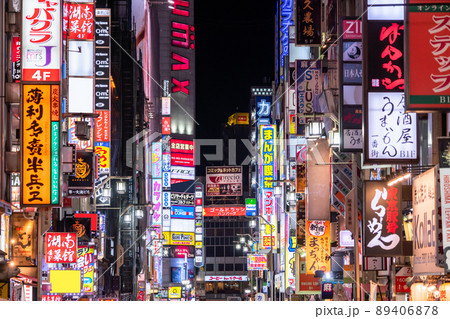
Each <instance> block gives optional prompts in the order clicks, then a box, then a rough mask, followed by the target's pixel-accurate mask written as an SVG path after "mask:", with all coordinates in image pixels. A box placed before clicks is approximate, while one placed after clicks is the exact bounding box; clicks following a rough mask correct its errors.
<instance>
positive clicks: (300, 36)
mask: <svg viewBox="0 0 450 319" xmlns="http://www.w3.org/2000/svg"><path fill="white" fill-rule="evenodd" d="M321 9H322V1H320V0H298V1H297V21H296V24H295V25H296V36H295V44H296V45H309V46H310V45H320V44H321V43H322V29H321V24H322V20H321Z"/></svg>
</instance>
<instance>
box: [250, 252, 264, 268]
mask: <svg viewBox="0 0 450 319" xmlns="http://www.w3.org/2000/svg"><path fill="white" fill-rule="evenodd" d="M247 270H267V255H265V254H249V255H247Z"/></svg>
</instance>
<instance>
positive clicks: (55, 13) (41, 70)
mask: <svg viewBox="0 0 450 319" xmlns="http://www.w3.org/2000/svg"><path fill="white" fill-rule="evenodd" d="M61 2H62V1H61V0H52V1H42V0H26V1H25V0H23V1H22V43H21V44H22V47H21V49H22V80H23V81H35V82H41V81H60V75H59V74H60V67H61V30H62V26H61ZM2 5H4V1H2Z"/></svg>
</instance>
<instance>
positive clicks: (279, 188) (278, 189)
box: [273, 185, 283, 197]
mask: <svg viewBox="0 0 450 319" xmlns="http://www.w3.org/2000/svg"><path fill="white" fill-rule="evenodd" d="M282 192H283V188H282V186H281V185H277V186H274V187H273V195H274V196H275V197H281V193H282Z"/></svg>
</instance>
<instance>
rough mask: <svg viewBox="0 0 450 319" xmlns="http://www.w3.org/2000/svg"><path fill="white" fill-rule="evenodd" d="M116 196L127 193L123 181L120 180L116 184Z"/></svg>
mask: <svg viewBox="0 0 450 319" xmlns="http://www.w3.org/2000/svg"><path fill="white" fill-rule="evenodd" d="M116 192H117V194H120V195H123V194H125V193H126V192H127V184H126V183H125V181H124V180H120V181H118V182H117V183H116Z"/></svg>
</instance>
